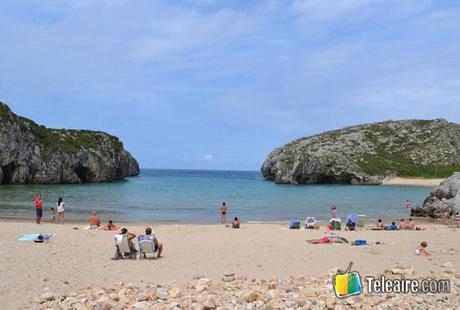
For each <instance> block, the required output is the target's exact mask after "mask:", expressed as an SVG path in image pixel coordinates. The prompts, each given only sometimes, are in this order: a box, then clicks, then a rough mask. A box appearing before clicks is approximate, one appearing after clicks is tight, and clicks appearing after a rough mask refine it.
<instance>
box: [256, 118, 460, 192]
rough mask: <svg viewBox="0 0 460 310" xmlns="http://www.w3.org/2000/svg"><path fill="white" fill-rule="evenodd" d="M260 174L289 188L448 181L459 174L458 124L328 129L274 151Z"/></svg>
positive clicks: (385, 124) (415, 123)
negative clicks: (389, 178) (402, 180)
mask: <svg viewBox="0 0 460 310" xmlns="http://www.w3.org/2000/svg"><path fill="white" fill-rule="evenodd" d="M261 170H262V173H263V175H264V177H265V178H266V179H267V180H270V181H274V182H277V183H287V184H311V183H352V184H380V183H381V182H382V180H383V178H384V177H385V176H401V177H427V178H429V177H447V176H450V175H451V174H452V173H453V172H454V171H460V125H458V124H454V123H449V122H447V121H446V120H443V119H435V120H403V121H386V122H380V123H374V124H365V125H360V126H353V127H347V128H344V129H341V130H334V131H328V132H325V133H322V134H318V135H314V136H310V137H305V138H300V139H297V140H294V141H292V142H290V143H288V144H286V145H284V146H282V147H279V148H277V149H275V150H273V151H272V152H271V153H270V154H269V155H268V157H267V159H266V160H265V162H264V164H263V166H262V169H261Z"/></svg>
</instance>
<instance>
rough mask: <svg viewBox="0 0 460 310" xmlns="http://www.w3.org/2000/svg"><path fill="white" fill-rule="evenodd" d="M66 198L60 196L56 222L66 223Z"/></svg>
mask: <svg viewBox="0 0 460 310" xmlns="http://www.w3.org/2000/svg"><path fill="white" fill-rule="evenodd" d="M64 207H65V204H64V199H62V197H59V199H58V202H57V221H56V224H64Z"/></svg>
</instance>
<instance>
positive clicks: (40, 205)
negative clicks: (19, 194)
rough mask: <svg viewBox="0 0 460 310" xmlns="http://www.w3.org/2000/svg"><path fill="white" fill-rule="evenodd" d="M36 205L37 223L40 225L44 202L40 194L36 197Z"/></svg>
mask: <svg viewBox="0 0 460 310" xmlns="http://www.w3.org/2000/svg"><path fill="white" fill-rule="evenodd" d="M34 205H35V213H36V215H37V217H36V219H35V222H36V223H37V224H40V222H41V220H42V216H43V202H42V195H41V194H38V195H37V197H35V200H34Z"/></svg>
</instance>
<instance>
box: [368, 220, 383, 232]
mask: <svg viewBox="0 0 460 310" xmlns="http://www.w3.org/2000/svg"><path fill="white" fill-rule="evenodd" d="M384 229H385V225H383V222H382V219H378V221H377V223H376V224H375V227H374V228H371V230H384Z"/></svg>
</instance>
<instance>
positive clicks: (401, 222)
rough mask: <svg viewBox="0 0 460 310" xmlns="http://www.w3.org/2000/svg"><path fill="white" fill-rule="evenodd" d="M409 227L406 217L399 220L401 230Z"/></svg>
mask: <svg viewBox="0 0 460 310" xmlns="http://www.w3.org/2000/svg"><path fill="white" fill-rule="evenodd" d="M404 229H407V225H406V221H405V220H404V219H400V220H399V230H404Z"/></svg>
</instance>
